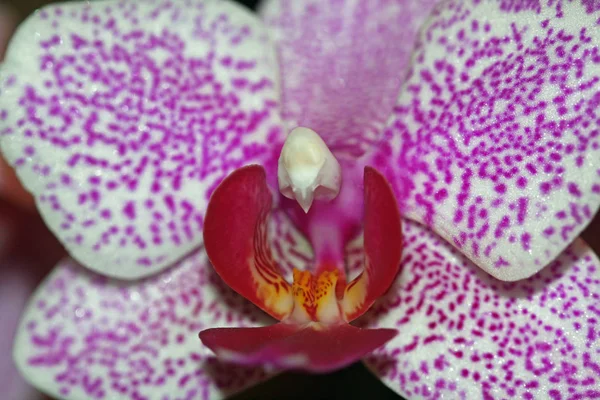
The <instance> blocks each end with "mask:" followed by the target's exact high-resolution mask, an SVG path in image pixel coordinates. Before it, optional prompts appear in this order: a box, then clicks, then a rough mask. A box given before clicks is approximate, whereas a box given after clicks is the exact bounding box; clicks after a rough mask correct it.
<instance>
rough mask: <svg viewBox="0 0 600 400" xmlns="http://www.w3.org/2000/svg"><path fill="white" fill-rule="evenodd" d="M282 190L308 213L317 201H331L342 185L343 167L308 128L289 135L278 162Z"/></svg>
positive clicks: (298, 129)
mask: <svg viewBox="0 0 600 400" xmlns="http://www.w3.org/2000/svg"><path fill="white" fill-rule="evenodd" d="M277 176H278V180H279V190H280V191H281V193H282V194H283V195H284V196H285V197H287V198H289V199H295V200H296V201H297V202H298V204H299V205H300V207H302V209H303V210H304V212H305V213H307V212H308V211H309V210H310V208H311V206H312V204H313V201H314V200H325V201H331V200H333V199H334V198H335V197H337V195H338V193H339V191H340V187H341V184H342V178H341V177H342V173H341V167H340V164H339V162H338V161H337V159H336V158H335V156H334V155H333V153H332V152H331V151H330V150H329V148H328V147H327V145H326V144H325V142H324V141H323V139H322V138H321V137H320V136H319V134H317V133H316V132H315V131H313V130H312V129H309V128H305V127H298V128H295V129H293V130H292V131H291V132H290V134H289V135H288V137H287V139H286V141H285V144H284V145H283V148H282V149H281V155H280V157H279V165H278V173H277Z"/></svg>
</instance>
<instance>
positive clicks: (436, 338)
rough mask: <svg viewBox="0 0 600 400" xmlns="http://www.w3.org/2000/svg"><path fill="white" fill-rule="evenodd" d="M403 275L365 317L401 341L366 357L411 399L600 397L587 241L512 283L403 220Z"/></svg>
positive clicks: (598, 326) (592, 258)
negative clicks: (393, 330) (390, 329)
mask: <svg viewBox="0 0 600 400" xmlns="http://www.w3.org/2000/svg"><path fill="white" fill-rule="evenodd" d="M404 239H405V240H404V246H405V250H404V260H403V270H402V274H401V275H400V276H399V278H398V279H397V281H396V283H395V285H394V286H393V287H392V288H391V289H390V291H389V292H388V295H387V296H386V297H385V298H383V299H381V300H380V302H379V303H376V304H375V306H374V307H373V308H372V309H371V312H370V313H368V314H366V317H367V319H365V320H363V321H361V322H364V323H365V324H366V326H368V327H372V328H385V327H394V328H397V329H398V330H399V335H398V336H396V338H395V339H394V340H393V341H391V342H389V343H388V344H386V346H385V347H384V348H382V349H381V350H380V351H378V352H377V353H376V354H375V356H374V357H372V358H370V359H369V360H368V362H367V363H368V365H369V366H370V367H371V368H372V369H373V370H375V371H376V373H377V374H378V375H379V376H380V377H381V379H382V380H383V381H384V383H386V384H387V385H388V386H390V387H391V388H392V389H393V390H395V391H396V392H398V393H400V394H401V395H402V396H404V397H407V398H419V399H438V398H446V397H447V398H466V399H475V398H490V399H491V398H496V399H499V398H522V399H560V398H562V399H566V398H569V399H573V398H597V397H598V396H600V391H599V390H598V388H599V387H600V363H599V362H598V357H599V355H600V334H599V332H600V323H599V321H600V261H599V260H598V258H597V257H596V255H595V254H594V253H593V251H592V250H591V249H590V248H589V247H588V246H587V245H586V244H585V243H584V242H583V241H582V240H578V241H576V242H575V243H574V244H573V245H572V246H571V247H569V248H568V249H567V250H566V251H565V252H563V253H562V255H561V256H560V257H559V258H558V259H557V260H555V261H554V262H553V263H551V264H550V265H549V266H547V267H546V268H544V269H543V270H542V271H540V272H539V273H538V274H536V275H534V276H533V277H532V278H529V279H527V280H523V281H520V282H515V283H506V282H501V281H498V280H496V279H494V278H492V277H490V276H489V275H488V274H486V273H485V272H483V271H481V270H479V269H478V268H477V267H476V266H475V265H474V264H473V263H472V262H470V261H469V260H468V259H466V258H465V257H464V256H462V255H459V254H458V252H457V251H456V250H454V249H453V247H452V246H451V245H449V244H447V243H446V242H445V241H443V240H442V239H440V238H439V237H438V236H436V235H435V234H433V233H431V232H430V231H429V230H427V229H426V228H424V227H422V226H420V225H416V224H414V223H405V224H404Z"/></svg>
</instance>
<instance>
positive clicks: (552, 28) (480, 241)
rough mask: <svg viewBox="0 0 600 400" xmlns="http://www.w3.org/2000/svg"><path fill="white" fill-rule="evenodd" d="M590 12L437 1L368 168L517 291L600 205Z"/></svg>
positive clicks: (556, 5)
mask: <svg viewBox="0 0 600 400" xmlns="http://www.w3.org/2000/svg"><path fill="white" fill-rule="evenodd" d="M599 18H600V11H599V10H598V8H597V7H594V6H593V5H592V3H591V2H577V1H573V2H571V1H539V2H537V1H533V2H494V1H465V2H454V1H447V2H444V3H443V4H441V5H440V7H438V8H437V9H436V11H435V15H434V17H433V18H432V19H431V20H430V21H429V22H428V23H427V24H426V25H425V26H424V28H423V31H422V35H421V37H420V43H419V45H418V47H417V49H416V52H415V54H414V56H413V59H412V60H413V64H412V70H411V74H410V77H409V79H408V80H407V81H406V83H405V86H404V90H403V92H402V94H401V96H400V99H399V103H398V105H397V106H396V108H395V110H394V116H393V118H392V120H391V122H390V125H389V128H388V130H387V132H386V138H385V142H384V143H383V145H382V153H381V154H380V158H379V159H378V161H377V162H375V164H374V165H375V166H377V167H378V168H379V169H382V170H383V168H384V166H385V165H390V168H389V169H388V170H387V173H388V177H389V179H390V181H391V182H392V183H393V184H394V186H395V189H396V194H397V196H398V198H399V201H400V204H401V212H402V214H403V215H404V216H408V217H409V218H413V219H415V220H417V221H419V222H422V223H424V224H426V225H429V226H431V227H433V229H434V230H435V231H436V232H438V233H439V234H440V235H441V236H443V237H444V238H445V239H446V240H448V241H449V242H451V243H452V244H454V245H455V246H456V247H457V248H459V249H460V250H461V251H462V252H463V253H464V254H466V255H467V256H468V257H469V258H470V259H471V260H473V261H474V262H475V263H476V264H477V265H479V266H480V267H482V268H483V269H484V270H486V271H487V272H489V273H490V274H492V275H493V276H495V277H497V278H499V279H502V280H518V279H521V278H525V277H528V276H530V275H532V274H534V273H535V272H536V271H539V270H540V269H541V268H542V267H544V266H545V265H546V264H547V263H548V262H550V261H551V260H552V259H554V258H555V257H556V256H557V255H558V254H560V253H561V252H562V250H563V249H564V248H565V246H567V245H568V244H569V243H570V242H571V241H572V240H574V239H575V238H576V237H577V236H578V234H579V233H580V232H581V230H582V229H583V228H584V227H585V226H586V224H587V223H589V221H590V220H591V218H592V217H593V214H594V213H595V212H596V210H597V208H598V205H599V204H600V142H599V138H600V122H599V121H600V119H599V117H600V114H599V113H598V110H599V109H600V108H599V104H600V97H599V91H600V52H599V50H598V43H599V42H600V29H598V19H599Z"/></svg>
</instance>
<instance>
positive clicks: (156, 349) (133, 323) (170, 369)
mask: <svg viewBox="0 0 600 400" xmlns="http://www.w3.org/2000/svg"><path fill="white" fill-rule="evenodd" d="M270 322H273V321H272V320H271V319H270V318H269V317H268V316H266V314H264V313H262V312H261V311H260V310H258V308H257V307H255V306H254V305H253V304H251V303H250V302H248V301H246V300H245V299H244V298H242V297H241V296H239V295H237V294H236V293H235V292H233V291H232V290H231V289H229V288H228V287H227V286H226V285H225V284H224V283H223V282H222V280H221V279H220V278H219V277H218V276H217V275H216V273H215V272H214V270H213V269H212V267H210V265H209V264H208V261H207V259H206V256H205V255H204V252H202V251H201V252H199V253H194V254H193V255H191V256H189V257H188V258H186V259H185V260H184V261H182V262H181V263H180V264H179V265H177V266H175V267H173V268H171V269H168V270H167V271H165V272H163V273H162V274H160V275H159V276H156V277H153V278H147V279H146V280H142V281H140V282H137V283H131V284H126V283H123V282H119V281H115V280H111V279H110V278H106V277H101V276H99V275H96V274H95V273H93V272H89V271H86V270H85V269H84V268H82V267H81V266H79V265H77V264H76V263H75V262H74V261H69V260H66V261H64V262H62V263H60V264H59V265H58V267H57V268H56V270H55V271H54V272H53V273H52V274H51V275H50V276H49V277H48V278H47V279H46V281H45V282H44V283H43V284H42V286H41V287H40V289H38V291H37V292H36V294H35V295H34V296H33V298H32V300H31V302H30V305H29V308H28V310H27V312H26V313H25V315H24V316H23V319H22V322H21V327H20V329H19V332H18V335H17V340H16V342H15V347H14V357H15V361H16V364H17V366H18V368H19V369H20V370H21V372H22V374H23V376H24V377H25V378H26V379H27V380H29V381H30V382H31V383H32V384H33V385H34V386H36V387H38V388H39V389H41V390H43V391H44V392H47V393H49V394H51V395H52V396H55V397H58V398H61V399H86V400H87V399H107V398H119V399H131V400H140V399H216V398H223V397H226V396H227V395H229V394H231V393H233V392H236V391H238V390H241V389H242V388H244V387H246V386H248V385H249V384H253V383H256V382H258V381H260V380H263V379H265V378H266V377H267V375H266V374H265V373H264V372H262V371H261V370H259V369H246V368H237V367H232V366H228V365H224V364H221V363H219V362H217V361H216V359H214V356H213V355H212V353H211V351H210V350H208V349H207V348H206V347H204V346H202V345H201V343H200V340H199V339H198V332H199V331H200V330H202V329H206V328H210V327H216V326H224V327H227V326H255V325H265V324H269V323H270Z"/></svg>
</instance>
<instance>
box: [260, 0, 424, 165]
mask: <svg viewBox="0 0 600 400" xmlns="http://www.w3.org/2000/svg"><path fill="white" fill-rule="evenodd" d="M433 4H435V1H433V0H426V1H409V0H400V1H399V0H371V1H361V0H312V1H311V0H307V1H298V0H283V1H267V2H266V4H265V5H264V6H263V7H262V10H261V16H262V17H263V20H264V21H265V24H266V25H267V27H268V28H269V33H271V34H272V35H273V37H274V38H275V41H276V43H277V44H278V56H279V61H280V68H281V75H282V113H283V118H284V121H285V123H286V125H287V128H289V129H291V128H294V127H297V126H306V127H309V128H311V129H313V130H315V131H316V132H318V133H319V134H320V135H321V136H322V137H323V138H324V139H325V141H326V142H327V144H328V146H329V147H330V148H331V149H332V151H334V153H335V154H336V156H344V155H345V156H351V157H356V156H359V155H361V154H362V153H364V152H365V150H366V149H367V148H368V147H370V146H372V145H373V144H374V143H376V139H377V138H378V137H379V136H380V135H381V132H382V131H383V129H384V127H385V123H386V121H387V119H388V118H389V116H390V114H391V112H392V108H393V106H394V103H395V102H396V99H397V97H398V91H399V89H400V84H401V83H402V80H403V77H404V73H403V71H404V70H405V68H406V66H407V65H408V60H409V57H410V52H411V50H412V48H413V44H414V41H415V38H416V33H417V30H418V29H419V27H420V25H421V23H422V22H423V21H424V20H425V17H426V16H427V14H428V13H429V11H430V10H431V8H432V7H433Z"/></svg>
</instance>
